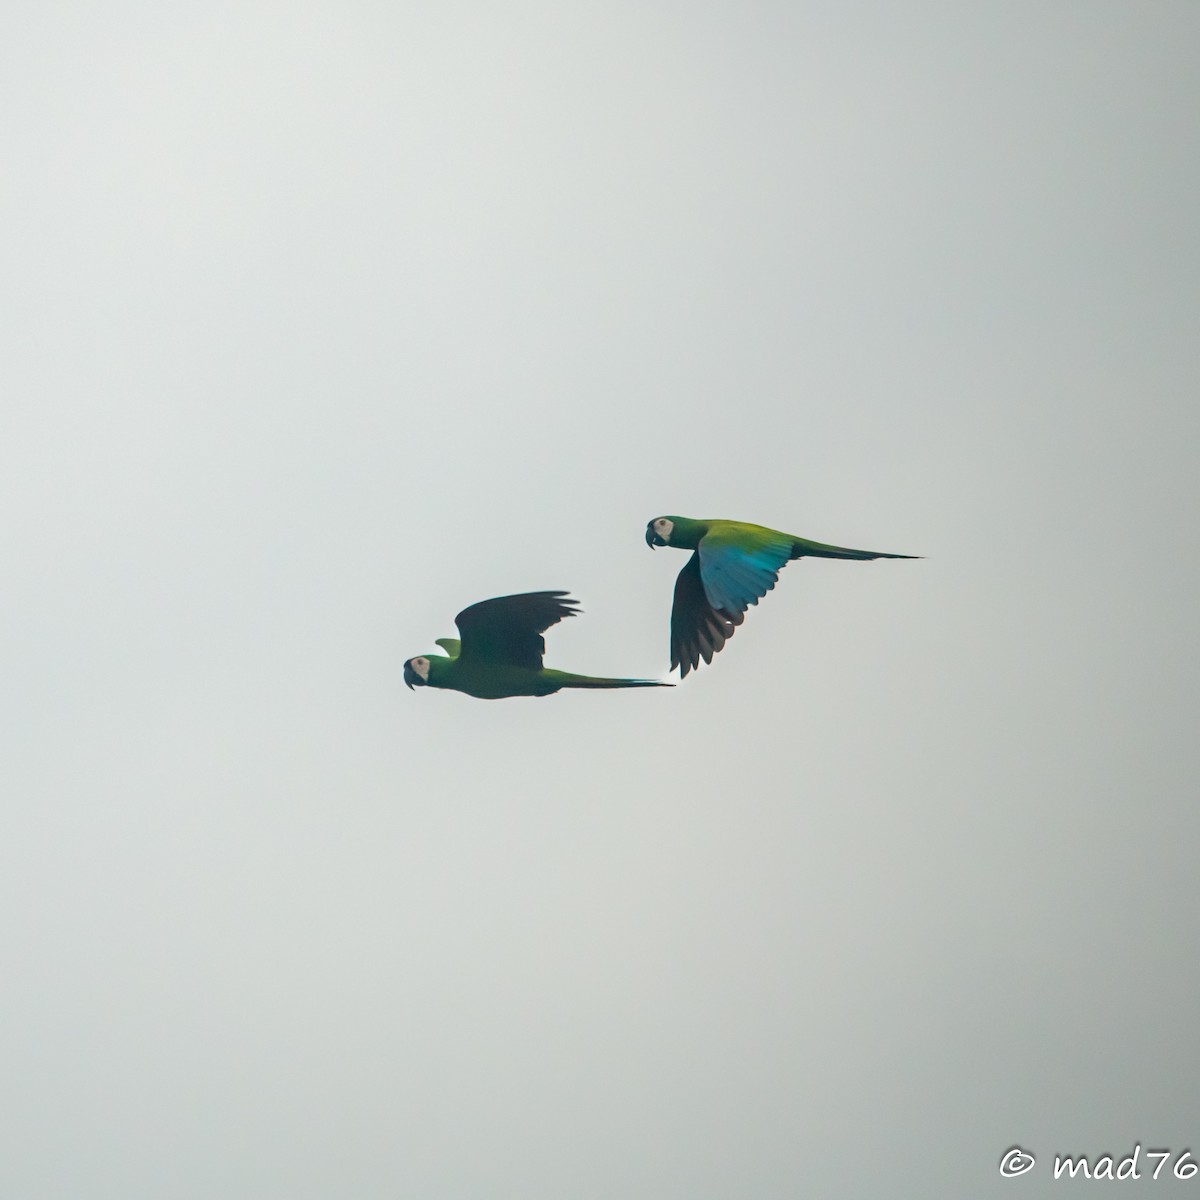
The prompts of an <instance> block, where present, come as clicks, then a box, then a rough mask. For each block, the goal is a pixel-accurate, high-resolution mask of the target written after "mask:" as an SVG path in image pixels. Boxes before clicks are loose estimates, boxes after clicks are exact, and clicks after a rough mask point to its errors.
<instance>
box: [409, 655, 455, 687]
mask: <svg viewBox="0 0 1200 1200" xmlns="http://www.w3.org/2000/svg"><path fill="white" fill-rule="evenodd" d="M449 663H450V659H448V658H443V657H442V656H441V655H440V654H418V655H417V656H416V658H410V659H408V661H407V662H405V664H404V682H405V683H406V684H408V687H409V689H410V690H411V689H412V688H419V687H437V686H438V679H439V677H440V676H441V673H442V672H443V671H444V670H445V669H446V667H447V666H448V665H449Z"/></svg>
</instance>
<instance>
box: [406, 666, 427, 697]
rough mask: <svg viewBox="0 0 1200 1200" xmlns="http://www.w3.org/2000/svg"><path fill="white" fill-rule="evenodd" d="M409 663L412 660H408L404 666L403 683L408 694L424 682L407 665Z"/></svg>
mask: <svg viewBox="0 0 1200 1200" xmlns="http://www.w3.org/2000/svg"><path fill="white" fill-rule="evenodd" d="M411 661H412V660H411V659H410V660H409V662H406V663H405V664H404V682H405V684H406V685H407V686H408V690H409V691H410V692H411V691H412V690H413V688H415V687H420V686H421V685H422V684H423V683H424V682H425V680H423V679H422V678H421V677H420V675H418V674H417V673H416V671H414V670H413V669H412V667H411V666H410V665H409V664H410V663H411Z"/></svg>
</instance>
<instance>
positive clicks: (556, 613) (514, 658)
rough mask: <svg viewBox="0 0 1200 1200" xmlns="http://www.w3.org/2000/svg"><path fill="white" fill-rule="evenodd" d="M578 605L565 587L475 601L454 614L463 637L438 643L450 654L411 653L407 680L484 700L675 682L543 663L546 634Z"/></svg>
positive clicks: (406, 674)
mask: <svg viewBox="0 0 1200 1200" xmlns="http://www.w3.org/2000/svg"><path fill="white" fill-rule="evenodd" d="M578 604H579V601H578V600H572V599H571V598H570V597H569V596H567V593H566V592H523V593H521V594H520V595H516V596H497V597H496V598H495V599H494V600H481V601H480V602H479V603H478V604H472V605H471V607H470V608H464V609H463V610H462V612H460V613H459V614H458V616H457V617H455V618H454V623H455V625H457V626H458V632H459V637H458V638H457V639H456V638H438V639H437V641H436V642H435V643H434V644H435V645H438V646H441V648H442V649H443V650H445V651H446V653H445V655H441V654H420V655H418V656H417V657H416V658H410V659H409V660H408V661H407V662H406V663H405V664H404V682H405V683H406V684H408V686H409V687H410V688H414V687H435V688H447V689H449V690H450V691H455V692H465V693H466V694H467V695H468V696H476V697H478V698H479V699H480V700H502V699H504V698H506V697H508V696H549V695H551V694H552V693H554V692H557V691H558V690H559V689H561V688H631V687H671V686H673V685H672V684H669V683H659V682H658V681H657V680H655V679H597V678H594V677H593V676H591V675H572V674H571V673H570V672H568V671H552V670H550V669H549V668H548V667H544V666H542V658H543V656H544V655H545V653H546V643H545V640H544V639H543V638H542V634H543V633H545V632H546V630H547V629H549V628H550V626H551V625H557V624H558V622H559V621H561V620H562V619H563V618H564V617H573V616H575V614H576V613H577V612H578V611H579V610H578Z"/></svg>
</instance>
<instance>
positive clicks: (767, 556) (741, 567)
mask: <svg viewBox="0 0 1200 1200" xmlns="http://www.w3.org/2000/svg"><path fill="white" fill-rule="evenodd" d="M646 544H647V545H648V546H649V547H650V548H651V549H652V550H653V549H657V548H658V547H659V546H677V547H679V548H680V549H682V550H691V551H693V552H694V553H693V554H692V557H691V558H689V559H688V561H687V564H686V566H684V568H683V570H682V571H680V572H679V578H678V579H677V580H676V581H675V602H674V604H673V605H672V607H671V669H672V670H674V669H675V668H676V667H678V668H679V677H680V679H682V678H683V677H684V676H685V675H687V673H688V672H689V671H692V670H695V669H696V668H698V667H699V666H700V660H701V659H702V658H703V659H704V661H705V662H706V663H711V662H712V660H713V655H714V654H717V653H718V652H719V651H720V650H721V649H722V648H723V647H724V645H725V643H726V642H727V641H728V640H729V639H730V638H731V637H733V634H734V630H735V629H736V628H737V627H738V626H739V625H740V624H741V623H742V621H743V620H744V619H745V615H746V610H747V609H748V608H749V607H750V605H752V604H757V603H758V602H759V601H760V600H761V599H762V598H763V597H764V596H765V595H766V594H767V593H768V592H769V591H770V590H771V589H772V588H773V587H774V586H775V583H776V581H777V580H778V578H779V572H780V571H781V570H782V569H783V568H784V567H786V566H787V564H788V563H789V562H791V560H792V559H794V558H847V559H852V560H856V561H860V562H862V561H868V560H870V559H874V558H917V557H919V555H915V554H883V553H880V552H878V551H875V550H850V549H848V548H847V547H845V546H827V545H825V544H824V543H823V542H810V541H808V540H807V539H806V538H800V537H796V536H795V535H794V534H791V533H780V531H779V530H778V529H767V528H766V527H765V526H763V525H748V524H746V523H745V522H743V521H693V520H691V519H689V518H688V517H655V518H654V520H652V521H650V522H649V523H648V524H647V525H646Z"/></svg>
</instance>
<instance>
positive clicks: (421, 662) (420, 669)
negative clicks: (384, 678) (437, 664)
mask: <svg viewBox="0 0 1200 1200" xmlns="http://www.w3.org/2000/svg"><path fill="white" fill-rule="evenodd" d="M408 665H409V666H410V667H412V669H413V670H414V671H415V672H416V673H417V674H418V675H419V676H420V677H421V679H422V680H424V682H425V683H428V682H429V659H427V658H424V657H422V658H414V659H413V660H412V662H411V663H409V664H408Z"/></svg>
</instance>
